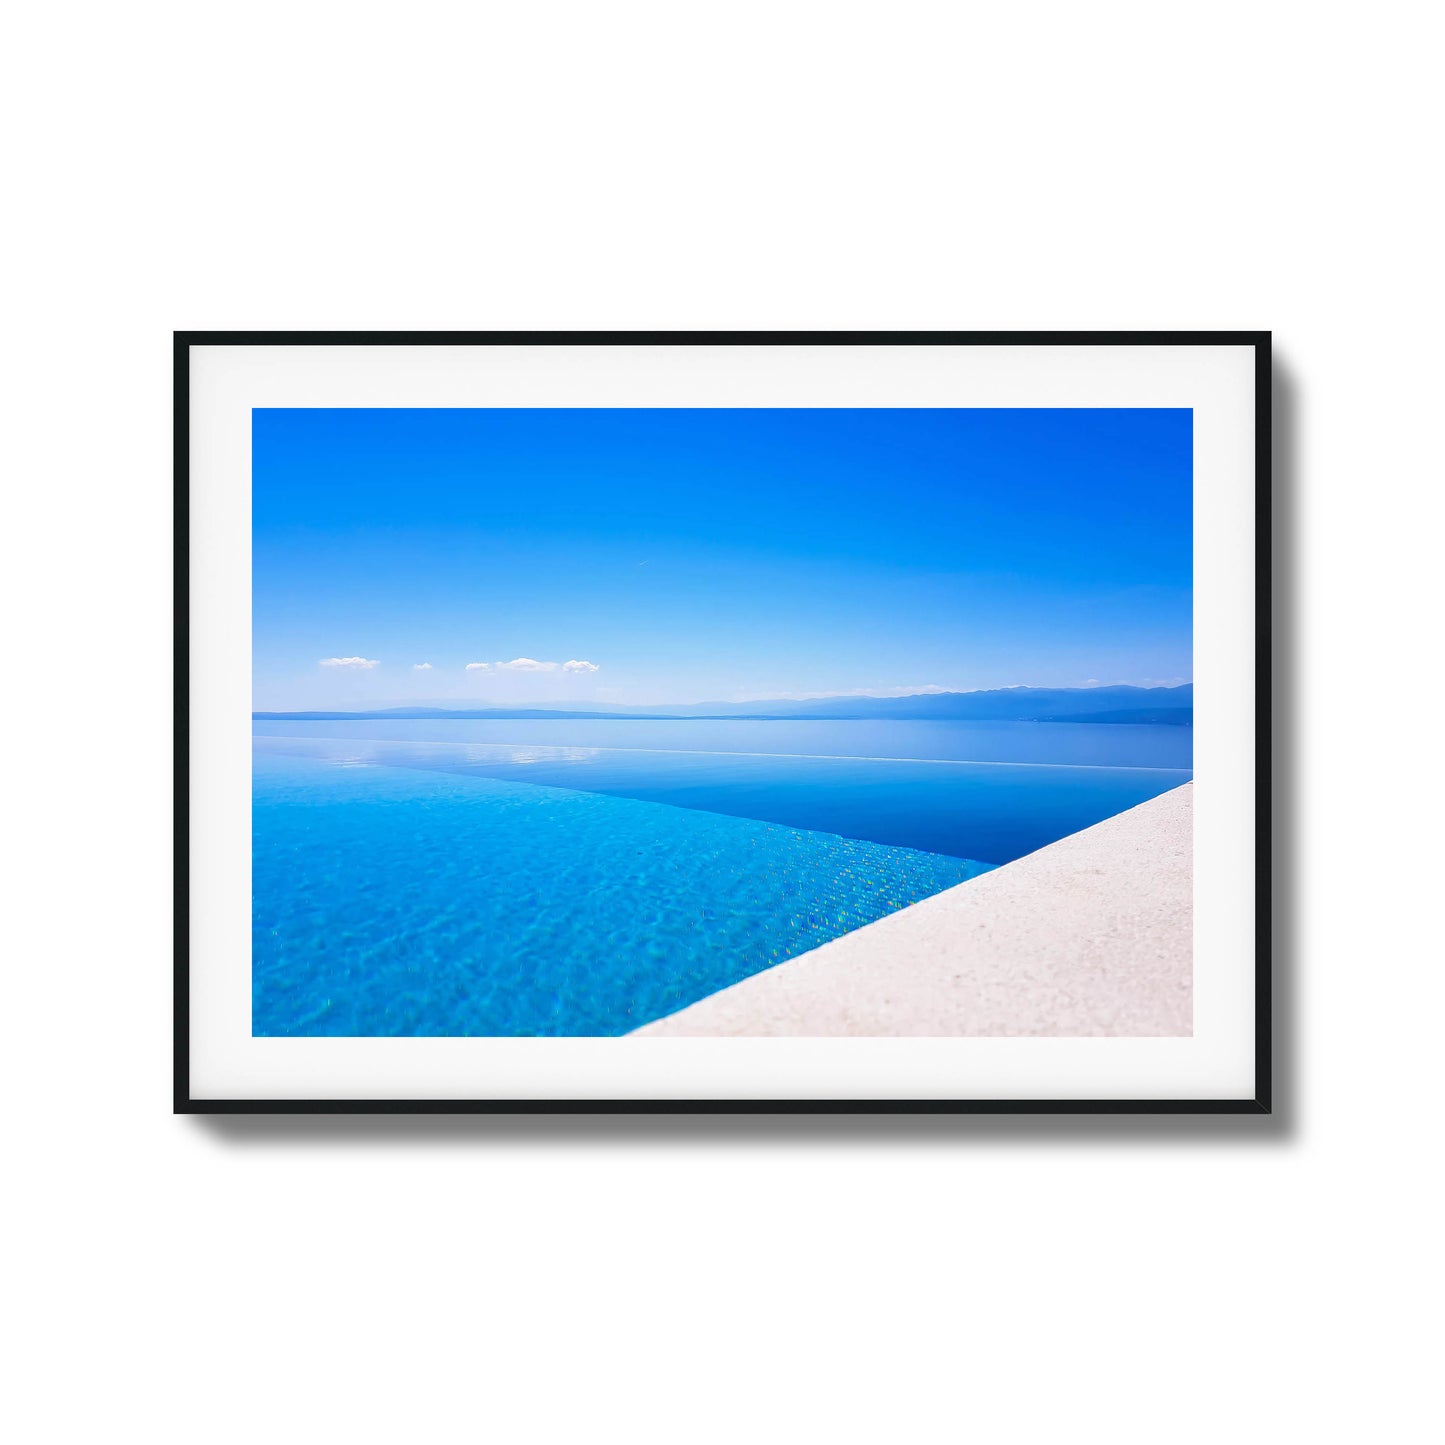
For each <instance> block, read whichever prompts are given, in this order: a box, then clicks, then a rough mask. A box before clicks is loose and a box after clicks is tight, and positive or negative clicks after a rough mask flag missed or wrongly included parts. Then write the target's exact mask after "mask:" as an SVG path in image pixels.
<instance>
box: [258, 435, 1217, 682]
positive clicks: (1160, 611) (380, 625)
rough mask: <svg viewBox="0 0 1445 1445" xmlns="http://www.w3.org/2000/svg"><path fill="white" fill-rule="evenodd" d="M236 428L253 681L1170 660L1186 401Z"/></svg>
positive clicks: (1187, 556)
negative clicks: (242, 444)
mask: <svg viewBox="0 0 1445 1445" xmlns="http://www.w3.org/2000/svg"><path fill="white" fill-rule="evenodd" d="M253 442H254V451H253V498H252V506H253V547H254V551H253V558H254V561H253V565H254V582H255V590H254V627H255V631H254V695H255V706H256V707H257V708H261V709H287V708H320V707H355V706H369V705H375V704H396V703H408V702H423V701H426V702H430V701H438V702H441V701H446V702H452V703H454V704H455V703H462V702H465V703H470V704H472V705H475V706H487V705H489V704H496V703H505V704H514V703H519V702H525V701H531V700H537V701H549V702H551V701H559V700H571V701H575V702H577V703H579V704H584V703H586V702H588V701H611V702H627V703H648V702H701V701H711V700H735V699H744V698H762V697H778V696H793V697H797V696H805V695H810V694H819V693H835V692H836V693H844V692H874V693H902V692H917V691H922V690H924V689H926V688H941V689H946V690H954V689H959V690H966V689H972V688H987V687H1009V686H1016V685H1019V684H1028V685H1032V686H1051V687H1063V686H1085V685H1089V684H1093V683H1114V682H1132V683H1143V684H1157V683H1174V682H1186V681H1190V680H1192V677H1193V671H1192V653H1191V580H1192V579H1191V553H1192V545H1191V486H1192V484H1191V471H1192V463H1191V448H1192V441H1191V414H1190V413H1189V412H1188V411H1170V410H1147V411H1146V410H1134V411H1102V410H1067V411H1065V410H1059V411H1043V410H1027V411H1024V410H1009V411H1002V410H967V411H957V410H876V411H871V410H870V411H865V410H744V411H739V410H696V411H694V410H567V411H560V410H445V411H443V410H406V411H403V410H258V411H256V412H255V413H254V416H253ZM568 663H571V664H573V665H572V666H571V667H570V668H569V667H568V666H567V664H568ZM422 664H426V666H425V667H423V666H422Z"/></svg>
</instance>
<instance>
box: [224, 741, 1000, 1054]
mask: <svg viewBox="0 0 1445 1445" xmlns="http://www.w3.org/2000/svg"><path fill="white" fill-rule="evenodd" d="M298 752H299V753H305V754H309V755H305V756H302V755H298ZM391 761H392V762H395V761H396V759H392V760H391ZM438 764H440V765H438ZM506 766H508V767H520V768H524V769H525V768H527V767H528V766H531V765H530V764H527V763H525V762H524V763H520V764H513V763H508V764H507V765H506ZM559 766H560V767H561V769H562V772H563V774H564V775H565V769H566V766H567V765H566V764H565V763H563V764H561V765H559ZM532 776H537V775H536V774H533V775H532ZM553 776H556V774H555V772H554V773H552V774H549V776H548V778H547V780H546V781H545V782H535V781H516V780H515V779H514V778H512V777H504V776H488V775H486V771H485V769H483V770H482V771H480V772H479V771H477V770H476V769H468V768H467V766H466V764H465V760H462V761H461V762H460V763H458V761H457V760H456V759H452V760H451V766H450V768H449V767H448V766H447V765H446V761H445V760H444V759H438V758H436V757H431V758H427V757H425V756H423V757H422V758H420V759H418V758H416V757H414V756H412V757H410V758H408V759H407V762H406V765H405V766H393V765H391V764H390V763H388V762H386V761H383V760H382V759H381V758H380V757H379V756H377V755H376V754H375V750H374V749H370V750H368V749H364V748H363V749H358V748H357V747H356V746H354V745H353V744H350V743H345V742H343V743H341V744H337V743H335V742H334V740H333V741H329V742H328V741H326V740H320V739H309V740H301V743H300V746H299V747H298V745H297V742H296V740H289V741H288V740H286V739H269V740H268V739H258V740H257V745H256V749H255V771H254V784H253V878H252V885H253V928H254V939H253V955H252V957H253V963H252V1032H253V1033H255V1034H257V1035H607V1034H622V1033H626V1032H627V1031H628V1030H630V1029H634V1028H636V1027H638V1026H639V1025H641V1024H643V1023H647V1022H648V1021H649V1020H651V1019H655V1018H660V1017H662V1016H663V1015H664V1014H668V1013H672V1012H674V1011H675V1010H677V1009H679V1008H682V1007H683V1006H684V1005H686V1004H688V1003H692V1002H694V1001H695V1000H697V999H699V998H702V997H704V996H706V995H707V994H710V993H713V992H715V991H716V990H717V989H719V988H723V987H726V986H727V985H728V984H731V983H735V982H737V981H738V980H740V979H742V978H746V977H747V976H749V975H750V974H753V973H756V972H758V971H759V970H760V969H763V968H767V967H769V966H771V965H772V964H774V963H779V962H781V961H782V960H783V959H786V958H791V957H793V956H794V955H795V954H798V953H802V952H804V951H806V950H807V949H810V948H814V947H816V946H817V945H818V944H820V943H825V942H827V941H828V940H829V939H832V938H836V937H838V936H839V935H840V934H843V933H847V932H850V931H851V930H852V929H855V928H858V927H860V926H861V925H863V924H865V923H870V922H872V921H873V920H874V919H877V918H881V917H882V916H884V915H885V914H888V913H891V912H893V911H895V910H896V909H899V908H902V907H905V906H907V905H908V904H910V903H914V902H917V901H918V900H919V899H921V898H925V897H927V896H929V895H930V894H933V893H937V892H939V891H940V890H942V889H944V888H949V887H952V886H953V885H954V884H956V883H961V882H964V881H966V880H967V879H970V878H973V877H976V876H977V875H978V874H980V873H982V872H985V871H987V869H988V867H989V866H990V865H989V864H987V863H982V862H976V861H971V860H968V859H965V858H958V857H952V856H947V855H944V854H939V853H932V852H925V851H922V850H919V849H916V848H908V847H898V846H889V845H886V844H880V843H876V842H869V841H865V840H860V839H856V838H849V837H843V836H839V835H837V834H833V833H828V832H823V831H818V830H811V829H805V828H799V827H790V826H786V825H783V824H779V823H772V822H767V821H760V820H757V819H751V818H739V817H730V816H726V815H723V814H721V813H718V812H712V811H704V810H701V809H699V808H696V807H677V806H671V805H669V804H666V803H659V802H652V801H645V800H642V799H639V798H634V797H623V796H617V795H615V794H613V793H610V792H607V791H584V790H581V789H578V788H567V787H557V786H552V785H551V777H553ZM574 776H576V775H575V774H574ZM634 782H635V780H634ZM639 786H640V785H639ZM714 786H725V782H724V783H723V784H717V782H716V780H714Z"/></svg>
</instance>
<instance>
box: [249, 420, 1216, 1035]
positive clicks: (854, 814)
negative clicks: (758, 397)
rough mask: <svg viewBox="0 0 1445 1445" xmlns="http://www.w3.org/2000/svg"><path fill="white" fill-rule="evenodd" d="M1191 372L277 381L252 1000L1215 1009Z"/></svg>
mask: <svg viewBox="0 0 1445 1445" xmlns="http://www.w3.org/2000/svg"><path fill="white" fill-rule="evenodd" d="M1193 445H1194V421H1193V414H1192V412H1191V410H1190V409H1188V408H1185V407H1179V408H1170V407H1139V408H1097V407H1075V408H1048V407H1039V408H988V407H955V408H939V407H918V408H904V407H878V408H852V407H815V408H797V407H776V408H772V407H754V408H734V407H707V408H689V407H636V408H626V407H612V408H604V407H591V408H583V407H461V408H458V407H437V408H415V407H410V408H377V407H336V408H329V407H266V406H258V407H256V408H255V409H254V411H253V412H252V415H251V519H252V523H251V538H250V542H251V568H252V573H251V583H252V649H253V651H252V669H253V671H252V687H253V694H252V698H253V701H252V706H253V715H252V720H251V732H252V746H253V782H252V799H251V801H252V836H251V866H252V878H251V905H252V929H253V934H252V940H251V979H250V982H251V1015H250V1030H251V1034H252V1035H253V1036H254V1037H255V1038H257V1039H298V1038H353V1039H355V1038H398V1037H405V1038H431V1039H438V1038H517V1037H528V1038H539V1037H550V1038H556V1037H567V1038H619V1039H620V1038H624V1037H630V1038H631V1039H633V1040H634V1041H635V1042H633V1043H631V1044H628V1045H619V1047H632V1048H646V1047H648V1046H647V1045H646V1044H645V1043H644V1042H643V1041H644V1040H646V1039H650V1038H657V1037H693V1038H697V1037H750V1036H755V1037H763V1036H772V1037H792V1038H823V1037H827V1038H886V1037H901V1036H907V1037H914V1038H924V1037H951V1038H1044V1039H1067V1038H1111V1037H1112V1038H1132V1039H1138V1038H1173V1039H1179V1038H1188V1037H1189V1036H1190V1035H1191V1033H1192V1030H1193V1028H1194V975H1193V963H1194V960H1193V948H1192V939H1193V865H1192V828H1193V791H1194V784H1193V781H1192V779H1193V766H1194V756H1193V739H1194V727H1193V721H1194V691H1193V682H1194V672H1193V658H1194V635H1193V612H1194V577H1193V548H1194V536H1193V505H1194V486H1195V479H1194V461H1193Z"/></svg>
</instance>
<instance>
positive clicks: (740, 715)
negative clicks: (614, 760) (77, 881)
mask: <svg viewBox="0 0 1445 1445" xmlns="http://www.w3.org/2000/svg"><path fill="white" fill-rule="evenodd" d="M251 716H252V717H253V718H255V719H257V720H260V721H269V722H303V721H308V722H326V721H341V720H342V719H346V718H354V719H356V720H358V721H375V722H380V721H384V720H386V719H388V718H391V719H395V720H397V721H403V720H407V719H418V718H469V719H471V718H475V719H486V718H493V719H499V720H506V719H520V718H589V719H600V718H633V719H635V720H637V721H658V722H661V721H676V720H677V719H680V718H694V719H707V718H711V719H714V720H718V719H722V718H736V719H770V720H774V721H782V720H786V719H791V720H794V721H800V720H805V719H816V718H833V719H839V720H841V719H853V720H858V719H865V718H879V719H892V720H895V721H905V720H907V721H928V720H933V721H942V720H949V721H955V720H961V721H974V722H984V721H991V722H1090V723H1156V724H1157V723H1165V724H1170V725H1173V726H1180V727H1188V726H1190V725H1191V724H1192V723H1193V721H1194V684H1193V683H1185V684H1184V686H1182V687H1004V688H995V689H993V690H991V691H987V692H925V693H919V694H917V695H916V696H913V697H815V698H807V699H804V700H802V701H799V700H798V699H795V698H775V699H771V700H767V701H759V702H700V703H692V704H689V705H686V706H683V705H676V704H671V703H669V704H663V705H654V706H652V707H626V706H623V705H621V704H616V705H612V706H601V707H596V706H594V707H590V708H586V709H579V708H570V707H567V706H565V705H562V704H557V705H555V706H554V705H550V704H545V703H534V704H533V705H531V706H530V707H487V708H471V707H462V708H448V707H389V708H379V709H376V710H373V711H366V712H254V713H252V714H251Z"/></svg>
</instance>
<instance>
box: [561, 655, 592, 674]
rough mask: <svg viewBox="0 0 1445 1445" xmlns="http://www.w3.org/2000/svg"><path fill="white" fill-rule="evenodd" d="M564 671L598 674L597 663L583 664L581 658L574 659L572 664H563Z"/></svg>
mask: <svg viewBox="0 0 1445 1445" xmlns="http://www.w3.org/2000/svg"><path fill="white" fill-rule="evenodd" d="M562 671H563V672H596V671H597V664H596V663H595V662H583V661H582V659H581V658H578V657H574V658H573V659H572V661H571V662H564V663H563V664H562Z"/></svg>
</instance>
